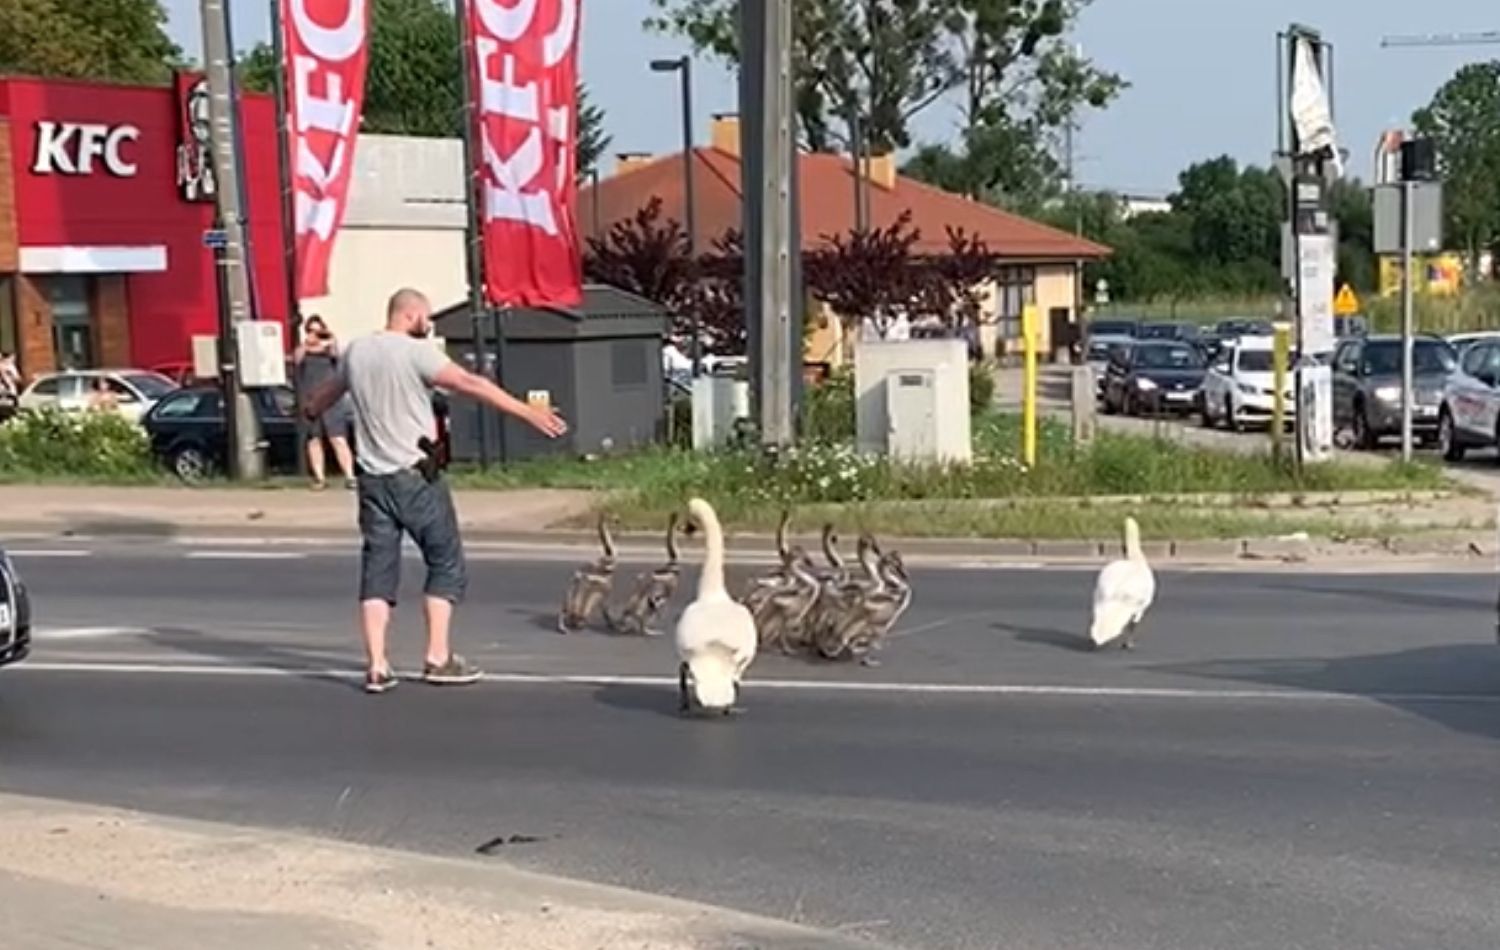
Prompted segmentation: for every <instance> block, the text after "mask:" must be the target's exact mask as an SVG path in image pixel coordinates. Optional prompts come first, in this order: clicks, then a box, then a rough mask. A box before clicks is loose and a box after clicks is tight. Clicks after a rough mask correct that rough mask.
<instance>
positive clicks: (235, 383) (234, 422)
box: [201, 0, 265, 481]
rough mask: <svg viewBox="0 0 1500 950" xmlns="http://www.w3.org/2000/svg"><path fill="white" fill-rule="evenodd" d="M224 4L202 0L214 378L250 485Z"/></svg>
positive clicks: (258, 457)
mask: <svg viewBox="0 0 1500 950" xmlns="http://www.w3.org/2000/svg"><path fill="white" fill-rule="evenodd" d="M226 6H227V0H202V5H201V16H202V21H203V66H204V75H205V78H206V79H207V82H208V101H209V120H210V136H209V137H210V142H211V144H212V147H213V153H214V171H215V173H216V175H217V185H218V188H217V191H216V195H215V197H216V199H217V203H218V215H217V217H218V222H217V224H218V227H219V229H221V230H222V231H223V232H224V235H225V246H224V249H223V251H222V252H221V253H219V254H217V255H215V256H216V261H217V263H218V265H219V271H220V281H221V284H220V286H221V287H222V288H223V298H222V300H221V302H220V309H221V313H220V321H219V375H220V380H221V381H222V383H223V386H224V406H225V409H226V412H225V421H226V422H227V423H228V435H229V447H228V451H227V452H226V453H225V454H226V456H227V457H228V460H229V476H230V478H232V479H234V480H236V481H249V480H256V479H260V478H263V477H264V476H265V465H264V456H263V454H262V452H261V450H260V419H259V417H258V415H257V414H256V412H255V407H254V404H253V403H252V402H251V400H250V397H249V395H248V394H247V393H245V391H244V390H243V388H242V387H241V386H240V369H239V365H238V359H237V347H236V344H235V328H236V327H237V326H238V325H239V324H241V323H243V322H245V321H247V320H250V319H251V318H252V314H251V312H250V311H251V308H250V277H249V271H248V270H247V266H248V262H247V261H246V259H245V257H246V255H245V246H246V245H245V219H244V209H243V208H242V207H241V205H240V195H241V194H242V192H241V189H240V168H239V150H238V149H236V148H235V141H234V138H235V124H236V123H235V115H234V111H235V106H236V103H235V101H234V85H233V82H232V77H231V75H230V70H231V68H232V60H231V52H230V49H229V18H228V12H227V10H226Z"/></svg>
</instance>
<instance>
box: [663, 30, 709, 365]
mask: <svg viewBox="0 0 1500 950" xmlns="http://www.w3.org/2000/svg"><path fill="white" fill-rule="evenodd" d="M651 71H652V72H654V73H681V74H682V177H683V196H682V204H683V209H682V210H683V217H685V218H687V221H685V222H684V225H685V226H686V228H687V240H688V256H690V257H693V258H695V259H696V257H697V256H698V215H697V208H696V202H695V201H694V198H695V195H694V193H693V63H692V60H691V59H689V58H688V57H687V56H686V55H683V56H679V57H677V58H676V59H653V60H652V61H651ZM702 329H703V326H702V316H701V314H699V313H698V311H697V310H696V309H695V310H694V311H693V313H692V333H693V341H692V358H693V376H694V378H696V377H698V376H701V375H702V373H703V341H702V335H703V333H702Z"/></svg>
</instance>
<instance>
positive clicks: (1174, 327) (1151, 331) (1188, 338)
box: [1136, 322, 1203, 343]
mask: <svg viewBox="0 0 1500 950" xmlns="http://www.w3.org/2000/svg"><path fill="white" fill-rule="evenodd" d="M1202 335H1203V328H1202V327H1200V326H1198V324H1196V323H1180V322H1178V323H1143V324H1141V330H1140V332H1139V333H1137V334H1136V339H1138V340H1181V341H1183V342H1184V343H1192V342H1195V341H1197V339H1198V338H1199V337H1200V336H1202Z"/></svg>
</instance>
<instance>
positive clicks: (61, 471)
mask: <svg viewBox="0 0 1500 950" xmlns="http://www.w3.org/2000/svg"><path fill="white" fill-rule="evenodd" d="M155 474H156V466H155V464H154V462H153V460H152V457H151V442H150V440H149V439H148V438H147V436H146V433H145V430H143V429H142V428H141V427H140V426H138V425H136V424H135V423H133V422H131V421H129V420H128V419H125V418H122V417H121V416H118V415H115V414H114V413H107V412H61V411H58V410H56V409H43V410H37V411H24V412H22V413H20V414H19V415H17V416H16V417H15V418H13V419H11V420H10V421H8V422H6V423H4V424H0V478H5V479H9V480H11V481H16V480H21V479H29V478H49V479H79V480H84V481H93V480H98V481H139V480H147V479H150V478H152V477H154V475H155Z"/></svg>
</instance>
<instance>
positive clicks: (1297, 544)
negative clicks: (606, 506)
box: [0, 520, 1496, 563]
mask: <svg viewBox="0 0 1500 950" xmlns="http://www.w3.org/2000/svg"><path fill="white" fill-rule="evenodd" d="M463 531H464V537H465V540H466V541H468V542H471V543H472V544H474V545H476V546H485V545H488V546H492V547H506V548H516V549H521V550H524V549H525V548H527V547H534V548H538V549H544V548H545V549H551V550H552V551H553V552H556V551H557V550H558V549H568V548H578V549H581V550H588V549H593V548H595V547H596V546H597V544H598V540H597V537H596V535H595V533H594V532H593V531H585V530H578V529H560V530H555V531H552V530H529V531H508V530H493V529H485V528H483V527H480V526H475V525H464V526H463ZM798 537H802V536H801V535H799V536H798ZM810 537H811V536H807V537H803V540H804V542H806V541H807V539H808V538H810ZM4 539H9V540H10V541H11V542H12V543H14V542H15V541H19V540H29V541H32V542H36V541H100V540H120V541H128V542H142V543H149V542H161V543H173V542H188V543H205V542H209V541H216V542H232V541H241V542H245V543H260V544H269V543H286V544H296V543H303V544H318V543H340V542H345V543H349V544H354V543H356V542H357V541H358V533H357V532H356V531H355V530H354V528H353V526H352V525H351V526H348V527H341V528H328V527H282V526H276V525H266V524H247V523H245V522H238V521H237V522H223V523H208V522H205V523H198V524H183V525H167V524H163V523H159V522H152V523H147V524H142V523H140V522H131V521H121V522H119V523H118V524H113V525H111V524H108V523H101V522H92V523H90V524H89V525H88V526H87V529H86V530H78V529H75V528H70V527H69V526H68V525H66V524H60V523H58V522H47V521H23V520H6V521H0V540H4ZM615 540H616V547H617V549H618V551H619V554H620V556H621V557H622V558H623V559H640V560H651V559H654V558H657V557H658V556H659V555H660V553H661V548H662V541H661V535H660V533H659V532H641V531H620V532H616V533H615ZM883 540H884V541H885V545H886V547H896V546H898V545H899V547H900V550H901V551H902V553H903V554H905V555H907V556H908V557H918V558H927V559H946V560H954V561H963V560H975V561H981V560H993V561H1006V560H1012V561H1014V560H1039V561H1059V562H1080V561H1104V560H1108V559H1110V558H1113V557H1116V556H1117V555H1118V553H1119V551H1120V541H1119V539H1118V538H1108V539H1026V538H914V537H888V538H885V539H883ZM726 541H727V545H726V548H727V550H728V551H729V552H730V553H731V554H735V555H737V556H741V557H743V556H746V555H748V556H750V557H752V558H755V559H768V560H769V559H770V558H772V557H773V556H774V541H773V536H772V535H768V534H758V533H745V534H734V535H730V536H729V537H728V538H726ZM1142 549H1143V550H1144V552H1145V554H1146V557H1147V558H1148V559H1150V560H1152V561H1164V562H1166V561H1177V562H1194V563H1204V562H1223V561H1247V562H1249V561H1280V562H1293V563H1294V562H1299V561H1309V560H1315V559H1316V560H1325V559H1331V558H1358V559H1372V558H1379V559H1384V560H1391V559H1401V558H1411V557H1428V558H1431V557H1456V558H1462V559H1465V560H1469V561H1473V560H1474V559H1475V558H1476V557H1493V556H1495V554H1496V544H1495V537H1494V534H1493V532H1454V533H1451V534H1444V535H1432V536H1427V537H1400V536H1396V537H1392V538H1385V539H1341V540H1339V541H1332V540H1328V539H1320V538H1311V537H1297V536H1293V537H1242V538H1230V539H1201V540H1175V539H1167V540H1156V541H1147V542H1144V543H1143V544H1142Z"/></svg>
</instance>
